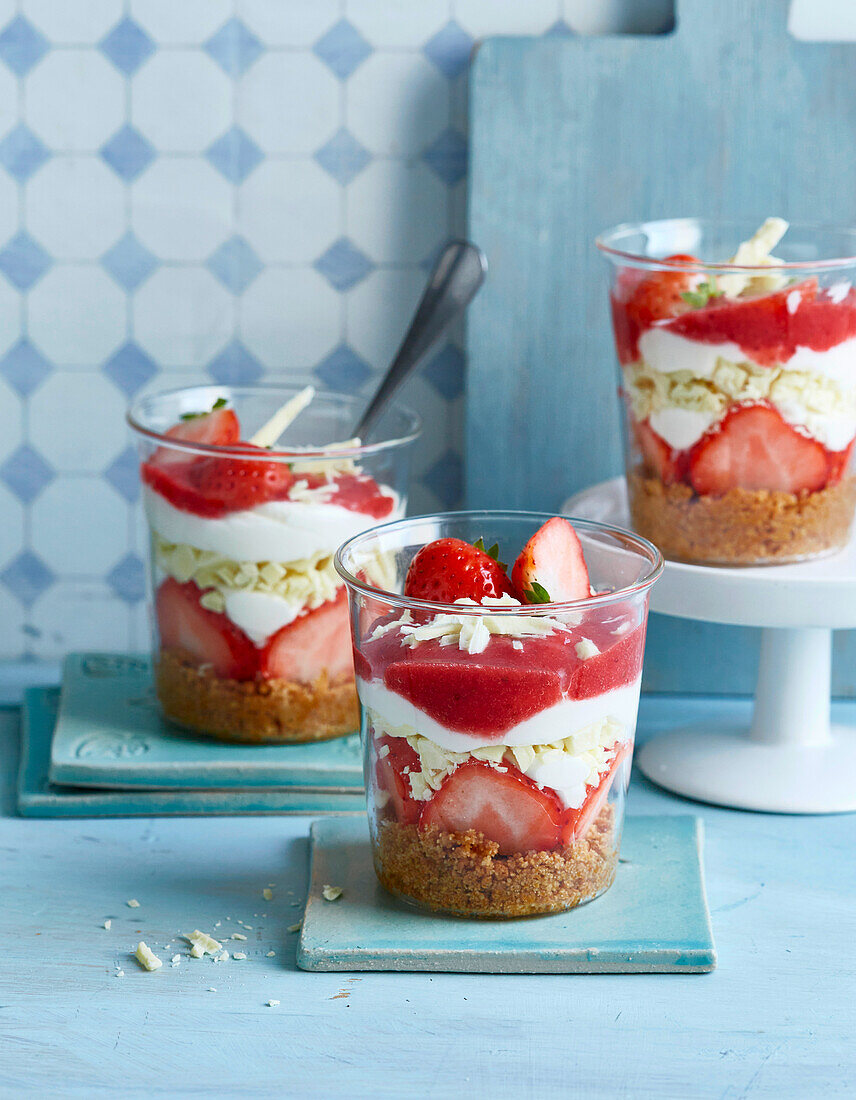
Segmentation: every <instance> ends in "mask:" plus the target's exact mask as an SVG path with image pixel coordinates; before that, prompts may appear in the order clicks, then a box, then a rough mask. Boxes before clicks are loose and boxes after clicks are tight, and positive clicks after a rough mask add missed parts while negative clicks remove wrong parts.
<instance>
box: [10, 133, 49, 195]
mask: <svg viewBox="0 0 856 1100" xmlns="http://www.w3.org/2000/svg"><path fill="white" fill-rule="evenodd" d="M49 156H50V152H49V151H48V149H47V148H46V147H45V146H44V145H43V144H42V142H41V141H39V139H38V138H37V137H36V135H35V134H34V133H33V131H32V130H30V129H28V127H26V126H25V125H24V124H23V123H20V124H19V125H18V126H16V127H15V128H14V130H10V132H9V133H8V134H7V135H6V136H5V137H4V138H3V140H2V141H0V164H2V165H3V167H4V168H5V169H6V171H7V172H8V173H9V175H10V176H14V177H15V179H16V180H20V181H21V182H23V181H24V180H27V179H29V178H30V176H31V175H32V174H33V172H35V171H36V169H37V168H41V166H42V165H43V164H44V163H45V161H46V160H47V159H48V157H49Z"/></svg>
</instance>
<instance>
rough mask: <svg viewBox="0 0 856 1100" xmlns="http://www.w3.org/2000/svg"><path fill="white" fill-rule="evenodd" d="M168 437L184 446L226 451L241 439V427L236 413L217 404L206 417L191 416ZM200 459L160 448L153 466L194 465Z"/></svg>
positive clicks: (155, 455) (181, 452)
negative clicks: (169, 463) (193, 462)
mask: <svg viewBox="0 0 856 1100" xmlns="http://www.w3.org/2000/svg"><path fill="white" fill-rule="evenodd" d="M166 435H167V436H168V437H169V438H170V439H175V440H177V441H180V442H182V443H205V444H208V445H209V446H220V447H227V446H230V445H231V444H233V443H237V442H238V440H239V439H240V438H241V426H240V424H239V423H238V417H237V415H236V413H235V410H234V409H227V408H224V407H222V406H219V405H218V403H216V402H215V405H214V408H213V409H211V411H210V412H207V413H199V414H193V413H191V414H188V415H187V418H186V419H184V420H180V421H179V422H178V423H177V424H174V425H173V426H172V427H171V428H170V429H169V430H168V431H167V432H166ZM196 457H197V456H196V455H194V454H192V453H191V452H189V451H179V450H175V449H174V448H172V447H158V449H157V450H156V451H155V453H154V454H153V455H152V457H151V459H150V460H149V461H150V462H156V463H164V462H192V461H193V460H194V459H195V458H196Z"/></svg>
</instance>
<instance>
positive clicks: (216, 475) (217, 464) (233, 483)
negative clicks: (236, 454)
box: [188, 443, 295, 515]
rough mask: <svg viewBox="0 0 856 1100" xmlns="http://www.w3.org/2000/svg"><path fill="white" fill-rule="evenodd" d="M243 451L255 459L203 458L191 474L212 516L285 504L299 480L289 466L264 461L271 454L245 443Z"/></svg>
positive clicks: (261, 448) (192, 469)
mask: <svg viewBox="0 0 856 1100" xmlns="http://www.w3.org/2000/svg"><path fill="white" fill-rule="evenodd" d="M240 448H241V450H242V451H246V452H247V453H248V455H252V456H253V457H248V458H245V459H242V458H230V457H227V456H224V457H223V458H220V457H219V456H217V457H213V458H203V459H201V460H200V461H199V462H195V463H194V464H193V466H191V467H190V468H189V470H188V478H189V480H190V481H191V483H192V484H193V485H194V486H195V488H196V491H197V492H198V493H199V495H200V496H201V497H202V498H204V500H205V502H206V506H207V509H208V513H207V514H209V515H212V514H213V515H225V514H226V513H228V512H239V511H243V510H244V509H247V508H255V507H256V506H257V505H259V504H265V503H267V502H268V501H270V500H282V499H284V498H285V497H286V496H288V490H289V489H290V488H291V486H292V485H293V484H294V481H295V477H294V474H293V473H292V472H291V467H290V466H289V465H288V464H287V463H285V462H276V461H273V460H270V459H266V458H262V455H265V454H266V453H267V452H266V451H265V450H264V448H263V447H254V446H253V445H252V444H251V443H241V444H240ZM256 456H258V457H256Z"/></svg>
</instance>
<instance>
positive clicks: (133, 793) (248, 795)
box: [17, 687, 365, 817]
mask: <svg viewBox="0 0 856 1100" xmlns="http://www.w3.org/2000/svg"><path fill="white" fill-rule="evenodd" d="M59 694H60V693H59V690H58V689H57V688H39V687H34V688H27V689H26V692H25V694H24V707H23V713H22V723H21V734H22V737H21V763H20V768H19V771H18V789H17V795H18V812H19V813H20V814H21V815H22V816H24V817H140V816H146V817H148V816H150V815H151V814H160V815H162V816H173V815H183V814H307V813H309V814H326V813H364V812H365V795H364V794H363V792H362V790H361V789H357V790H354V791H352V792H351V793H348V794H337V793H331V792H329V791H326V792H325V791H318V790H314V791H313V790H300V789H296V788H294V787H288V786H272V787H258V786H251V787H246V788H243V789H241V788H238V787H226V788H211V789H209V790H202V789H196V790H179V789H177V788H170V789H165V790H142V789H136V790H134V789H128V790H105V789H98V788H94V787H75V786H63V785H60V784H57V783H53V782H52V781H51V780H50V778H49V775H48V771H49V766H50V752H51V741H52V738H53V732H54V725H55V723H56V717H57V710H58V707H59Z"/></svg>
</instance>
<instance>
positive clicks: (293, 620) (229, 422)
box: [129, 385, 418, 742]
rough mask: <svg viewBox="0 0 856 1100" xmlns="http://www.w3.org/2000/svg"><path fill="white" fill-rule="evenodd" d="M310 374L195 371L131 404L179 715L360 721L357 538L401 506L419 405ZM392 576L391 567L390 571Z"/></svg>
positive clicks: (252, 732)
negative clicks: (297, 380) (374, 422)
mask: <svg viewBox="0 0 856 1100" xmlns="http://www.w3.org/2000/svg"><path fill="white" fill-rule="evenodd" d="M359 412H360V403H359V402H358V401H356V400H355V399H352V398H348V397H344V396H342V395H334V394H321V395H316V394H315V393H314V391H313V390H312V388H311V387H307V388H305V389H303V390H299V389H297V388H295V387H288V386H273V385H271V386H252V387H224V386H199V387H193V388H188V389H183V390H176V391H172V392H170V393H164V394H159V395H155V396H152V397H146V398H144V399H142V400H141V401H139V402H138V403H137V404H136V405H135V406H134V407H133V408H132V409H131V410H130V412H129V421H130V423H131V426H132V427H133V428H134V430H135V432H136V433H137V438H138V442H139V449H140V459H141V463H140V474H141V478H142V483H143V504H144V508H145V514H146V518H147V520H148V526H149V532H150V551H151V552H150V580H151V594H152V601H151V606H152V619H153V627H154V648H153V652H154V670H155V685H156V689H157V695H158V698H159V700H160V704H161V707H162V709H163V712H164V714H165V716H166V717H167V718H169V719H170V720H171V721H173V722H175V723H177V724H178V725H180V726H182V727H184V728H186V729H189V730H192V731H194V732H197V733H201V734H207V735H209V736H212V737H216V738H219V739H223V740H232V741H256V742H289V741H292V742H302V741H317V740H325V739H327V738H331V737H340V736H343V735H345V734H348V733H352V732H354V731H355V730H356V729H357V728H358V725H359V714H358V705H357V696H356V691H355V686H354V670H353V659H352V650H351V636H350V628H349V623H348V607H347V597H346V593H345V588H344V585H343V582H342V581H341V579H340V578H339V576H338V575H337V573H336V570H335V568H334V566H333V554H334V551H335V550H336V547H337V546H338V545H339V544H340V543H341V542H343V541H344V540H345V539H348V538H350V537H351V536H353V535H355V534H357V533H358V532H360V531H363V530H365V529H366V528H368V527H372V526H374V525H375V524H377V523H379V522H381V521H383V520H390V519H395V518H397V517H400V516H402V515H403V514H404V509H405V503H406V492H407V481H408V471H409V452H410V444H411V443H412V442H413V440H414V439H415V437H416V435H417V433H418V421H417V419H416V418H415V417H414V416H413V415H412V414H411V413H409V412H408V411H407V410H405V409H403V408H401V407H393V408H392V409H391V410H390V411H389V412H388V413H387V414H386V415H385V417H384V419H383V420H382V421H381V422H380V424H379V426H378V429H377V432H376V438H375V439H373V440H370V441H367V442H363V441H360V440H358V439H348V438H347V433H348V432H349V431H350V430H351V426H352V425H353V424H354V423H356V421H357V419H358V417H359ZM380 579H382V578H380Z"/></svg>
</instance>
